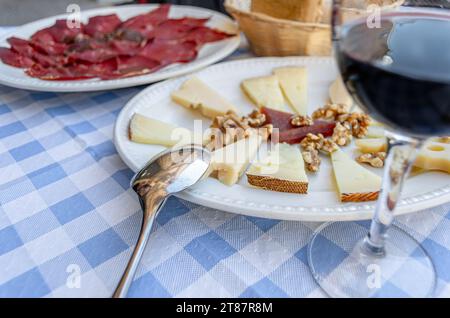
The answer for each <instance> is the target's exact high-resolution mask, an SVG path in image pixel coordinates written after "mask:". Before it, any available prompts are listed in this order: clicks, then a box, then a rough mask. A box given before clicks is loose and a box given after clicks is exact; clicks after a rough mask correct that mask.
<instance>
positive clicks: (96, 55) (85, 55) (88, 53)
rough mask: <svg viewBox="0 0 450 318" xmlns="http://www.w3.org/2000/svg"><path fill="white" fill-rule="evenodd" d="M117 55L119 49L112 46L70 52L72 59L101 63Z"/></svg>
mask: <svg viewBox="0 0 450 318" xmlns="http://www.w3.org/2000/svg"><path fill="white" fill-rule="evenodd" d="M117 55H118V54H117V51H116V50H114V49H112V48H109V47H98V48H96V49H91V50H84V51H81V52H73V53H70V55H69V57H70V59H71V60H76V61H82V62H89V63H99V62H103V61H106V60H109V59H111V58H113V57H116V56H117Z"/></svg>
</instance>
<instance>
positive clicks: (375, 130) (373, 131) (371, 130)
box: [365, 125, 385, 138]
mask: <svg viewBox="0 0 450 318" xmlns="http://www.w3.org/2000/svg"><path fill="white" fill-rule="evenodd" d="M384 135H385V129H384V128H383V127H382V126H374V125H370V126H368V127H367V134H366V136H365V137H366V138H384Z"/></svg>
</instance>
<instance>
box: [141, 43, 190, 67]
mask: <svg viewBox="0 0 450 318" xmlns="http://www.w3.org/2000/svg"><path fill="white" fill-rule="evenodd" d="M139 55H141V56H144V57H146V58H149V59H152V60H155V61H158V62H159V63H160V64H162V65H168V64H171V63H187V62H190V61H192V60H193V59H195V57H196V56H197V46H196V44H195V43H194V42H178V41H171V40H168V41H165V40H157V39H156V40H155V41H153V42H151V43H149V44H147V45H146V46H145V47H144V48H143V49H142V51H141V52H140V53H139Z"/></svg>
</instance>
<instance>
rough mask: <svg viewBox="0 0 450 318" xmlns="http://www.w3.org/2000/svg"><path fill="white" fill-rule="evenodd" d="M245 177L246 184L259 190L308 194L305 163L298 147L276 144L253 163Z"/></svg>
mask: <svg viewBox="0 0 450 318" xmlns="http://www.w3.org/2000/svg"><path fill="white" fill-rule="evenodd" d="M246 175H247V180H248V183H249V184H251V185H253V186H256V187H259V188H263V189H267V190H272V191H278V192H289V193H301V194H305V193H307V192H308V177H307V176H306V172H305V163H304V162H303V157H302V154H301V152H300V148H299V147H298V146H292V145H289V144H286V143H282V144H277V145H276V146H275V148H274V149H273V150H272V151H270V153H269V154H268V155H267V156H266V157H264V158H263V159H262V160H260V161H258V162H255V163H253V164H252V165H251V166H250V168H249V169H248V171H247V173H246Z"/></svg>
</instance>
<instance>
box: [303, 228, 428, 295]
mask: <svg viewBox="0 0 450 318" xmlns="http://www.w3.org/2000/svg"><path fill="white" fill-rule="evenodd" d="M369 224H370V223H369V222H333V223H326V224H324V225H322V226H320V227H319V228H318V229H317V230H316V231H315V232H314V235H313V237H312V239H311V242H310V243H309V246H308V262H309V266H310V269H311V272H312V274H313V276H314V278H315V280H316V281H317V283H318V284H319V285H320V287H322V289H323V290H324V291H325V292H326V293H327V294H328V295H329V296H331V297H355V298H368V297H430V296H432V295H433V292H434V289H435V285H436V273H435V269H434V266H433V263H432V262H431V259H430V257H429V256H428V254H427V253H426V252H425V250H424V249H423V248H422V247H421V246H420V244H419V243H418V242H417V241H416V240H415V239H414V238H413V237H411V236H410V235H408V234H407V233H406V232H404V231H403V230H401V229H400V228H398V227H395V226H391V228H390V229H389V230H388V239H387V240H386V246H385V255H384V256H380V255H378V256H377V255H371V254H370V253H369V252H367V251H366V249H364V248H363V246H364V243H363V242H364V239H365V237H366V235H367V232H368V229H369Z"/></svg>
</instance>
